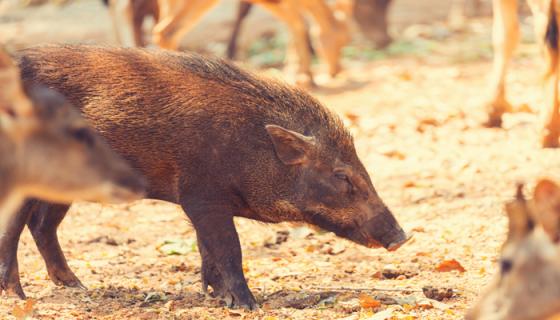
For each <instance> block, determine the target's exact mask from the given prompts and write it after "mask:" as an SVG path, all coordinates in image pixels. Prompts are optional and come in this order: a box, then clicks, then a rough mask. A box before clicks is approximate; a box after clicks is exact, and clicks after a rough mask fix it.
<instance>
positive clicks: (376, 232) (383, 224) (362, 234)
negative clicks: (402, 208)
mask: <svg viewBox="0 0 560 320" xmlns="http://www.w3.org/2000/svg"><path fill="white" fill-rule="evenodd" d="M351 238H354V239H355V240H356V242H358V243H360V244H363V245H365V246H368V247H372V248H376V247H381V246H382V247H384V248H385V249H387V250H389V251H395V250H397V249H398V248H400V247H401V246H402V245H403V244H405V243H406V242H407V241H408V240H410V238H411V237H410V236H409V235H407V234H406V233H405V232H404V230H403V229H402V228H401V226H400V225H399V223H398V222H397V220H396V219H395V217H394V216H393V214H392V213H391V212H390V211H389V209H387V208H384V210H383V211H382V212H381V213H379V214H376V215H375V216H373V217H371V218H369V219H368V220H366V221H365V222H364V223H363V224H362V225H360V226H359V227H358V230H356V231H355V232H354V236H353V237H351Z"/></svg>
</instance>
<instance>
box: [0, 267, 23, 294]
mask: <svg viewBox="0 0 560 320" xmlns="http://www.w3.org/2000/svg"><path fill="white" fill-rule="evenodd" d="M6 266H7V267H6ZM3 291H5V292H6V293H7V294H9V295H17V296H18V297H19V298H20V299H23V300H25V293H24V292H23V288H22V287H21V283H20V281H19V272H18V268H17V262H16V264H15V267H14V261H13V260H12V262H11V263H10V262H8V263H0V293H2V292H3Z"/></svg>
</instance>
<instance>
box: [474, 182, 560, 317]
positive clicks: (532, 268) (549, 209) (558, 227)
mask: <svg viewBox="0 0 560 320" xmlns="http://www.w3.org/2000/svg"><path fill="white" fill-rule="evenodd" d="M506 212H507V214H508V218H509V233H508V236H507V240H506V242H505V243H504V245H503V246H502V251H501V257H500V271H499V274H498V275H497V276H496V278H495V279H494V281H493V282H492V284H491V285H490V286H489V287H488V288H487V289H486V291H485V292H484V293H483V294H482V295H481V297H480V298H479V301H478V303H477V304H476V305H475V307H474V308H473V309H472V310H470V311H469V313H468V314H467V317H466V319H467V320H541V319H549V317H551V316H553V315H558V314H560V247H559V246H558V240H559V239H560V238H559V235H560V224H559V223H558V222H559V221H560V186H558V185H557V184H556V183H554V182H552V181H550V180H541V181H539V183H538V184H537V186H536V188H535V193H534V198H533V200H532V201H527V200H525V198H524V197H523V193H522V190H521V187H519V190H518V193H517V197H516V199H515V200H513V201H512V202H509V203H508V204H507V205H506Z"/></svg>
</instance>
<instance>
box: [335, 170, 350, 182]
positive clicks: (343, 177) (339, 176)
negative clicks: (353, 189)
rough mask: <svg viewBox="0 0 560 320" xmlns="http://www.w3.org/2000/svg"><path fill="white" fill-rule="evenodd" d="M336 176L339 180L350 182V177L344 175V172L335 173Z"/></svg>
mask: <svg viewBox="0 0 560 320" xmlns="http://www.w3.org/2000/svg"><path fill="white" fill-rule="evenodd" d="M334 176H335V177H337V178H338V179H340V180H346V181H348V176H347V175H345V174H344V173H342V172H335V173H334Z"/></svg>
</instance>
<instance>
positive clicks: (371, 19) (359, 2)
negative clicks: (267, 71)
mask: <svg viewBox="0 0 560 320" xmlns="http://www.w3.org/2000/svg"><path fill="white" fill-rule="evenodd" d="M350 1H353V5H352V6H350V7H349V8H353V10H351V11H352V15H353V17H354V20H355V21H356V23H357V24H358V27H359V28H360V30H361V32H362V34H363V35H364V37H365V38H366V39H369V40H370V41H371V42H372V43H373V44H374V45H375V46H376V47H377V48H385V47H386V46H388V45H389V44H390V43H391V42H392V39H391V36H390V35H389V31H388V29H389V24H388V21H387V16H388V13H389V7H390V4H391V0H350ZM344 5H345V6H347V7H348V5H349V4H348V3H346V4H344ZM253 6H254V4H253V3H252V2H246V1H240V2H239V8H238V11H237V17H236V19H235V22H234V24H233V30H232V33H231V36H230V39H229V42H228V46H227V51H226V52H227V57H228V58H230V59H234V58H235V56H236V54H237V38H238V37H239V33H240V32H241V26H242V25H243V20H245V19H246V18H247V15H248V14H249V12H250V11H251V8H252V7H253ZM339 11H349V10H348V9H344V8H340V10H339ZM310 40H311V39H310V38H309V35H308V36H307V42H308V46H310V47H311V48H312V46H311V43H310Z"/></svg>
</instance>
